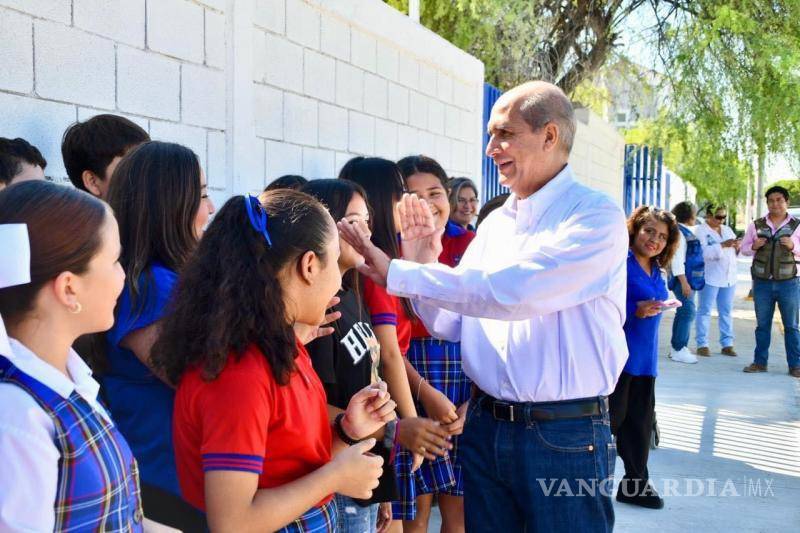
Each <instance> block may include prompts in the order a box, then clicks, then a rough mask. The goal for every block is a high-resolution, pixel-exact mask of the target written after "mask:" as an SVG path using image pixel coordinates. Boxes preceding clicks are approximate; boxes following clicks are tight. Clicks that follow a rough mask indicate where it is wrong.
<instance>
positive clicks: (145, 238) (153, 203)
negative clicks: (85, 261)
mask: <svg viewBox="0 0 800 533" xmlns="http://www.w3.org/2000/svg"><path fill="white" fill-rule="evenodd" d="M201 188H202V184H201V178H200V161H199V160H198V158H197V155H195V153H194V152H192V151H191V150H190V149H189V148H186V147H185V146H181V145H180V144H174V143H166V142H159V141H151V142H147V143H144V144H142V145H140V146H138V147H136V148H134V149H133V150H132V151H131V152H130V153H128V155H126V156H125V157H124V158H123V159H122V161H120V163H119V165H118V166H117V168H116V170H115V171H114V176H113V179H112V180H111V185H110V187H109V190H108V203H109V205H110V206H111V208H112V209H113V210H114V213H115V215H116V217H117V221H118V222H119V239H120V243H121V244H122V256H121V257H120V263H121V264H122V268H123V269H125V275H126V277H127V282H128V287H129V288H130V294H131V302H132V304H133V309H135V310H136V313H138V312H141V311H142V308H143V305H144V304H145V302H140V301H139V296H140V295H141V294H146V292H147V285H148V284H150V283H152V279H151V277H150V275H149V268H150V266H151V265H152V264H153V262H156V261H157V262H159V263H161V264H162V265H164V266H165V267H166V268H168V269H170V270H172V271H174V272H180V271H181V270H182V269H183V266H184V264H186V261H187V259H189V256H190V255H191V254H192V252H194V249H195V248H196V247H197V238H198V237H197V235H196V233H195V227H194V221H195V218H196V217H197V211H198V209H199V208H200V200H201ZM142 274H145V275H144V276H142ZM140 278H141V282H140Z"/></svg>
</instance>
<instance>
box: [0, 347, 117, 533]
mask: <svg viewBox="0 0 800 533" xmlns="http://www.w3.org/2000/svg"><path fill="white" fill-rule="evenodd" d="M10 341H11V342H10V344H11V353H3V354H2V355H3V356H4V357H6V358H7V359H8V360H9V361H11V362H12V363H13V364H14V366H16V367H17V368H19V369H20V370H21V371H23V372H25V373H26V374H28V375H29V376H31V377H32V378H34V379H36V380H38V381H40V382H41V383H43V384H44V385H46V386H48V387H50V388H51V389H52V390H54V391H55V392H57V393H58V394H59V395H60V396H62V397H63V398H69V396H70V394H72V391H77V393H78V394H80V395H81V396H83V398H85V399H86V401H88V402H89V404H90V405H91V406H92V407H93V408H94V409H95V410H96V411H97V412H98V413H100V414H101V415H102V416H103V417H105V418H106V419H107V420H110V418H109V416H108V413H107V412H106V411H105V409H103V407H102V406H101V405H100V403H99V402H98V401H97V392H98V390H99V389H100V385H99V384H98V383H97V382H96V381H95V380H94V379H93V378H92V371H91V369H89V367H88V366H86V364H85V363H84V362H83V361H82V360H81V358H80V357H79V356H78V354H77V353H75V352H74V351H73V350H71V349H70V354H69V358H68V359H67V370H68V371H69V374H70V376H71V377H72V380H70V379H69V378H68V377H67V376H65V375H64V374H62V373H61V372H59V371H58V370H56V368H55V367H53V366H51V365H49V364H48V363H45V362H44V361H43V360H42V359H40V358H39V357H37V356H36V355H35V354H34V353H33V352H31V351H30V350H29V349H28V348H27V347H25V345H23V344H22V343H20V342H19V341H17V340H15V339H13V338H12V339H10ZM54 437H55V426H54V425H53V421H52V420H51V419H50V417H49V416H48V415H47V413H46V412H45V411H44V409H42V408H41V407H40V406H39V404H38V403H37V402H36V400H34V399H33V397H32V396H31V395H30V394H28V393H27V392H26V391H25V390H23V389H22V388H20V387H18V386H17V385H14V384H12V383H0V531H53V525H54V524H55V510H54V508H53V505H54V502H55V498H56V488H57V485H58V460H59V458H60V454H59V451H58V448H56V445H55V444H54V442H53V439H54Z"/></svg>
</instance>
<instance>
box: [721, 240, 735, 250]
mask: <svg viewBox="0 0 800 533" xmlns="http://www.w3.org/2000/svg"><path fill="white" fill-rule="evenodd" d="M735 246H736V239H728V240H727V241H722V247H723V248H734V247H735Z"/></svg>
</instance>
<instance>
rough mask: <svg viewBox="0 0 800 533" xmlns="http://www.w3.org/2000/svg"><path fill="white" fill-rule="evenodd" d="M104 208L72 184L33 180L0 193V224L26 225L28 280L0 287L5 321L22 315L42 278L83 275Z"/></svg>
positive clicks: (0, 308) (94, 247)
mask: <svg viewBox="0 0 800 533" xmlns="http://www.w3.org/2000/svg"><path fill="white" fill-rule="evenodd" d="M109 216H112V215H111V213H110V211H109V210H108V207H107V206H106V205H105V204H104V203H103V202H101V201H100V200H98V199H96V198H94V197H93V196H92V195H90V194H89V193H85V192H83V191H80V190H78V189H75V188H73V187H67V186H64V185H56V184H55V183H51V182H47V181H43V180H36V181H24V182H21V183H16V184H14V185H11V186H9V187H8V188H6V189H4V190H3V191H2V192H0V224H26V225H27V227H28V239H29V241H30V251H31V256H30V271H31V281H30V283H26V284H24V285H16V286H14V287H7V288H5V289H0V314H2V315H3V318H4V319H5V320H6V321H7V322H8V323H9V324H15V323H18V322H19V321H20V320H22V319H24V318H25V315H27V313H29V312H30V311H31V310H32V309H33V306H34V302H35V301H36V296H37V295H38V294H39V291H40V290H41V289H42V287H43V286H44V285H45V283H47V282H48V281H50V280H52V279H53V278H55V277H57V276H58V275H59V274H61V273H62V272H66V271H70V272H72V273H74V274H78V275H80V274H83V273H84V272H86V271H87V270H88V268H89V262H90V261H91V260H92V258H93V257H94V256H95V255H96V254H97V252H98V251H99V250H100V246H101V245H102V237H101V235H100V231H101V228H102V227H103V224H104V223H105V221H106V219H107V217H109Z"/></svg>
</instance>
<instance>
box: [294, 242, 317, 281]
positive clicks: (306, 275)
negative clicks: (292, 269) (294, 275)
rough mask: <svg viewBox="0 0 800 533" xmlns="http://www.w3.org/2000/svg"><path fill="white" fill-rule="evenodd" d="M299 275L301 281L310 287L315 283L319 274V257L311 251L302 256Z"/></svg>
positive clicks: (298, 263)
mask: <svg viewBox="0 0 800 533" xmlns="http://www.w3.org/2000/svg"><path fill="white" fill-rule="evenodd" d="M297 268H298V270H299V271H298V274H299V275H300V279H302V280H303V281H305V282H306V283H307V284H308V285H311V284H313V283H314V281H315V280H316V278H317V274H319V257H317V254H315V253H314V252H312V251H311V250H309V251H307V252H306V253H304V254H303V255H301V256H300V260H299V261H298V262H297Z"/></svg>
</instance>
